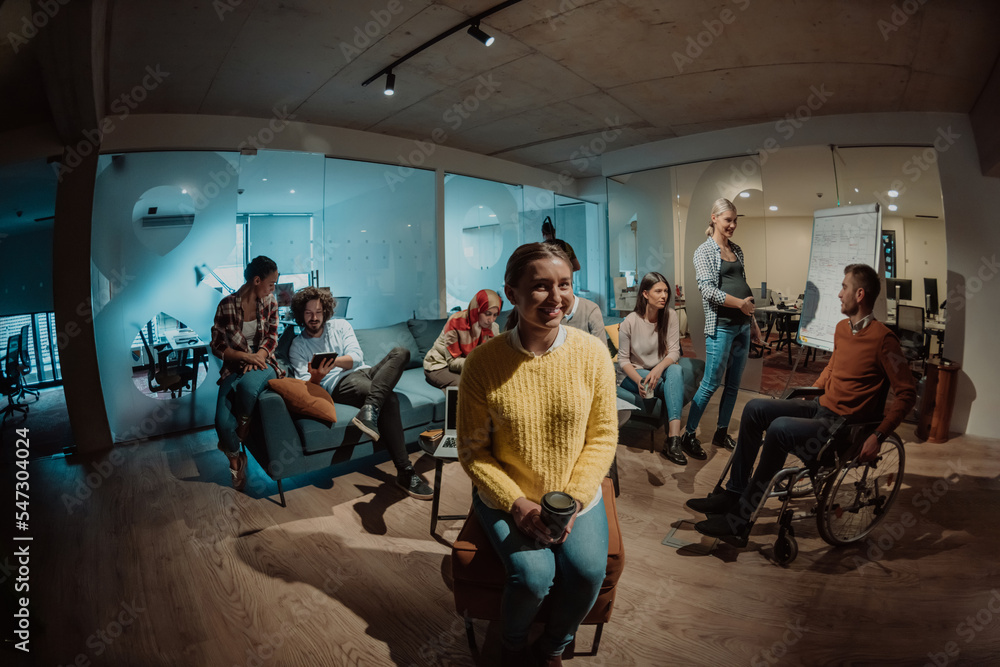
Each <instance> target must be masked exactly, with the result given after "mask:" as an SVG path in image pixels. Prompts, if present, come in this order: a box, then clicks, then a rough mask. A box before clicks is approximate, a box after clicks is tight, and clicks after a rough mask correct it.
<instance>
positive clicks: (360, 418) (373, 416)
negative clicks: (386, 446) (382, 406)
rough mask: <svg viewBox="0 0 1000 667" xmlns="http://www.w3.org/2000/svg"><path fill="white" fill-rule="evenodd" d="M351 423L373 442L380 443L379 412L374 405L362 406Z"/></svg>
mask: <svg viewBox="0 0 1000 667" xmlns="http://www.w3.org/2000/svg"><path fill="white" fill-rule="evenodd" d="M351 423H352V424H354V425H355V426H357V427H358V428H359V429H361V431H362V433H366V434H367V435H368V436H369V437H370V438H371V439H372V440H374V441H375V442H378V438H379V432H378V410H377V409H376V408H375V406H374V405H363V406H361V409H360V410H358V414H357V415H355V417H354V419H352V420H351Z"/></svg>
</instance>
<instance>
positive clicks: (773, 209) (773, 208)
mask: <svg viewBox="0 0 1000 667" xmlns="http://www.w3.org/2000/svg"><path fill="white" fill-rule="evenodd" d="M767 208H768V209H769V210H771V211H777V210H778V207H777V206H768V207H767Z"/></svg>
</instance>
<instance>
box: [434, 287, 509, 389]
mask: <svg viewBox="0 0 1000 667" xmlns="http://www.w3.org/2000/svg"><path fill="white" fill-rule="evenodd" d="M501 308H503V300H502V299H500V295H498V294H497V293H496V292H494V291H493V290H491V289H483V290H479V291H478V292H476V296H475V297H473V299H472V301H470V302H469V308H468V309H467V310H461V311H459V312H457V313H455V314H454V315H452V316H451V317H450V318H448V321H447V322H446V323H445V325H444V329H443V330H442V331H441V335H439V336H438V337H437V340H436V341H434V346H433V347H431V349H430V350H428V351H427V355H426V356H424V377H426V378H427V382H428V384H431V385H433V386H435V387H437V388H438V389H444V388H445V387H457V386H458V381H459V379H460V377H461V373H462V366H463V365H464V364H465V359H466V357H468V356H469V353H470V352H472V351H473V350H474V349H476V347H478V346H479V345H480V344H481V343H485V342H486V341H488V340H489V339H490V338H493V336H494V335H496V334H498V333H500V328H499V327H498V326H497V323H496V321H497V315H499V314H500V309H501Z"/></svg>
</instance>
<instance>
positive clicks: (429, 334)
mask: <svg viewBox="0 0 1000 667" xmlns="http://www.w3.org/2000/svg"><path fill="white" fill-rule="evenodd" d="M447 322H448V318H447V317H442V318H441V319H437V320H407V322H406V326H408V327H409V328H410V333H411V334H413V340H415V341H416V342H417V354H419V355H420V363H421V364H423V362H424V357H426V356H427V352H429V351H430V349H431V348H432V347H434V341H436V340H437V338H438V336H440V335H441V332H442V331H444V325H445V324H446V323H447Z"/></svg>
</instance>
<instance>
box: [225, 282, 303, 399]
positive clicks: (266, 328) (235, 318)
mask: <svg viewBox="0 0 1000 667" xmlns="http://www.w3.org/2000/svg"><path fill="white" fill-rule="evenodd" d="M240 291H241V290H237V291H236V292H233V293H232V294H230V295H229V296H227V297H225V298H224V299H222V301H220V302H219V307H218V308H217V309H216V311H215V324H213V325H212V343H211V348H212V354H214V355H215V356H217V357H218V358H219V359H222V358H223V357H222V355H223V354H224V353H225V351H226V348H229V349H232V350H236V351H238V352H250V346H251V345H253V349H255V350H260V349H264V350H267V365H268V366H270V367H271V368H273V369H274V372H275V373H276V374H277V376H278V377H279V378H280V377H284V376H285V374H284V372H283V371H282V370H281V369H280V368H278V362H277V360H275V358H274V348H276V347H277V346H278V301H277V300H276V299H275V298H274V295H273V294H269V295H268V296H267V298H265V299H261V300H259V301H257V333H256V334H255V335H254V339H253V340H252V341H248V340H247V339H246V336H244V335H243V302H242V301H241V298H240ZM244 366H245V364H244V363H243V362H241V361H223V362H222V370H220V371H219V384H221V383H222V381H223V380H224V379H225V378H226V377H228V376H229V375H231V374H232V373H242V372H243V371H244V370H245V369H244Z"/></svg>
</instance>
